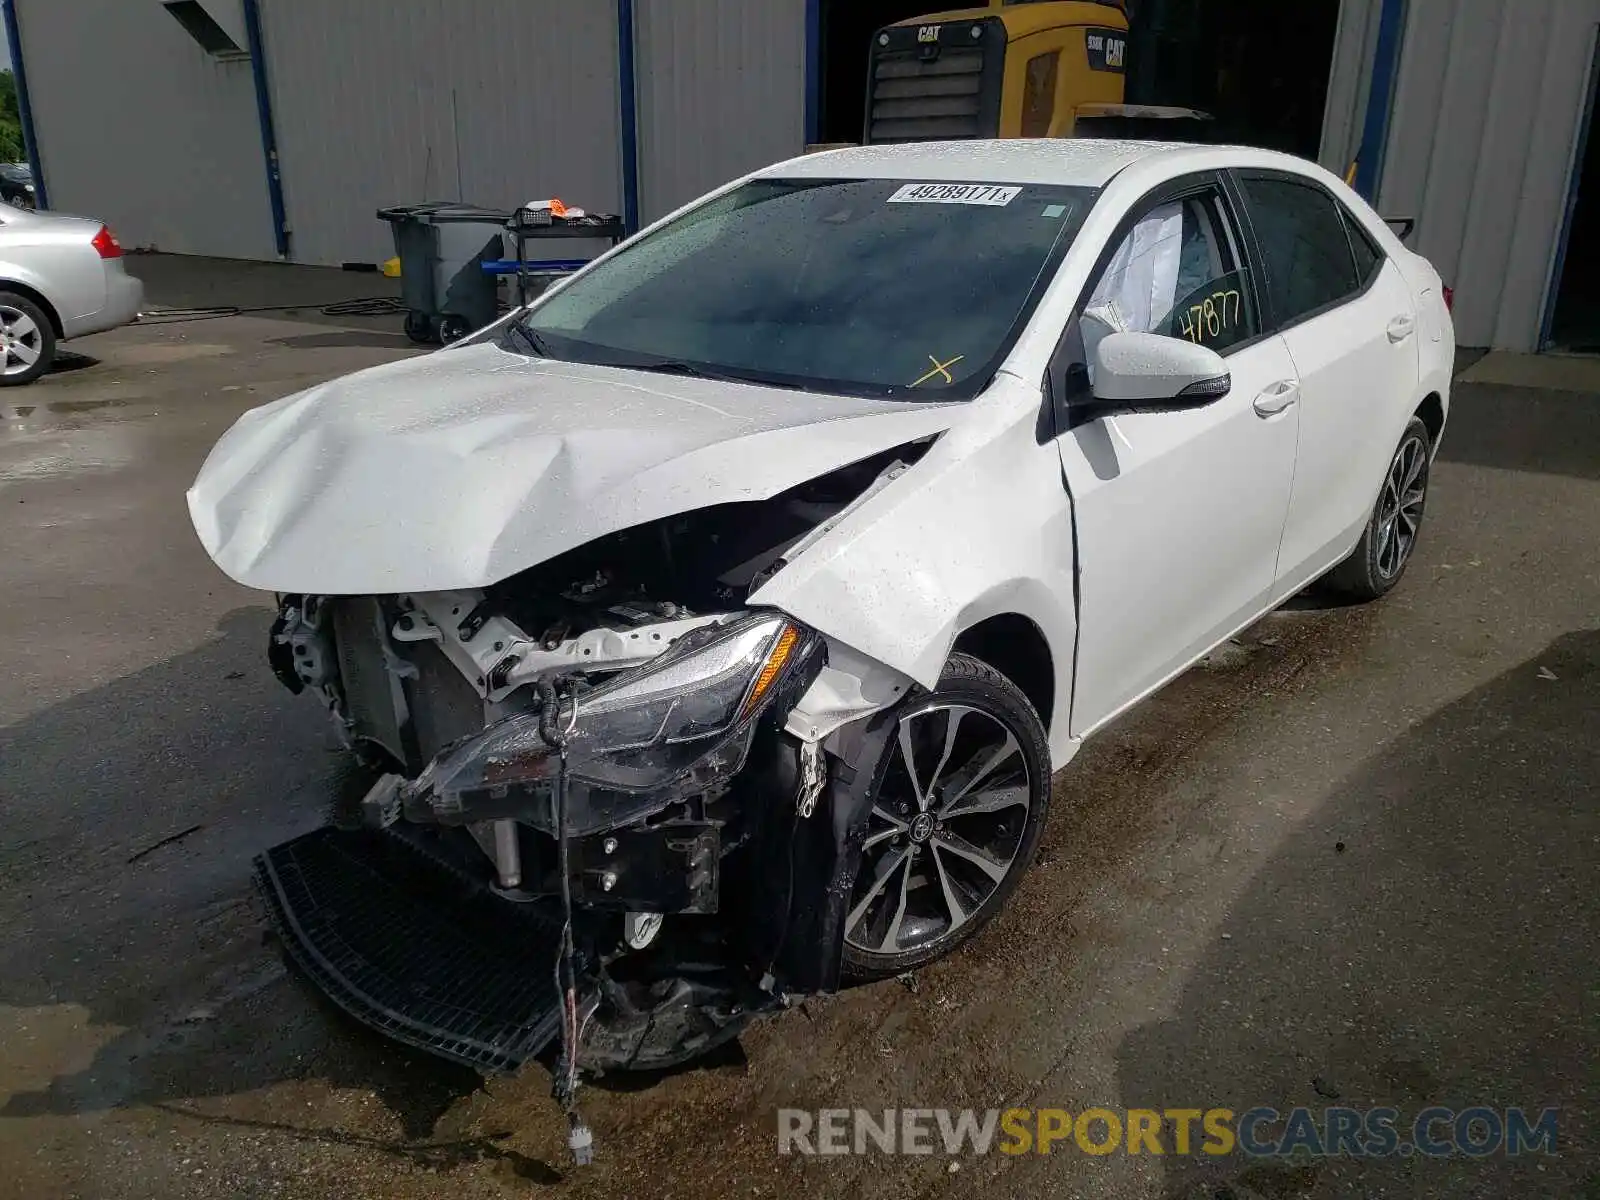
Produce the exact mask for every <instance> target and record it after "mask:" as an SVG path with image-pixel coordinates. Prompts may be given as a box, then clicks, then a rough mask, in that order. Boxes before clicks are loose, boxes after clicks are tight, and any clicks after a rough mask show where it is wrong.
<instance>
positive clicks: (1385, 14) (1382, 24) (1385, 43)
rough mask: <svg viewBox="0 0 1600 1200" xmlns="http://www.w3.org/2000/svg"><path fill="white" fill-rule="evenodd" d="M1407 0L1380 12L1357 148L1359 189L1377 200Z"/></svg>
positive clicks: (1388, 1) (1395, 0)
mask: <svg viewBox="0 0 1600 1200" xmlns="http://www.w3.org/2000/svg"><path fill="white" fill-rule="evenodd" d="M1405 24H1406V3H1405V0H1383V8H1382V9H1381V10H1379V13H1378V44H1377V46H1376V47H1375V48H1374V51H1373V55H1372V86H1371V88H1370V90H1369V91H1368V92H1367V116H1366V120H1365V121H1364V122H1362V127H1361V148H1360V150H1358V151H1357V152H1356V191H1357V192H1359V193H1360V194H1361V197H1362V198H1363V199H1364V200H1366V201H1367V202H1368V203H1375V202H1376V200H1377V195H1378V180H1379V179H1380V178H1381V176H1382V174H1383V155H1384V151H1385V150H1386V149H1387V148H1388V141H1389V115H1390V112H1391V110H1392V108H1393V106H1394V81H1395V76H1396V74H1398V72H1399V67H1400V41H1401V38H1402V37H1403V36H1404V34H1405Z"/></svg>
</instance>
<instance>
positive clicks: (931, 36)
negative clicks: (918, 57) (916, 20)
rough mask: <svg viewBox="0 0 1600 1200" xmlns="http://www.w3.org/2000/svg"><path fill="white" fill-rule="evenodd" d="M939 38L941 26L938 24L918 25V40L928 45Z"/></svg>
mask: <svg viewBox="0 0 1600 1200" xmlns="http://www.w3.org/2000/svg"><path fill="white" fill-rule="evenodd" d="M938 40H939V27H938V26H937V25H918V26H917V41H919V42H921V43H922V44H923V45H928V44H930V43H932V42H937V41H938Z"/></svg>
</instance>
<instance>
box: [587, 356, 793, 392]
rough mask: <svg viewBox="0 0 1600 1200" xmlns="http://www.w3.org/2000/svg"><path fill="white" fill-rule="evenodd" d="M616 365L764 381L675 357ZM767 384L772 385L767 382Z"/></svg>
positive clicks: (692, 375)
mask: <svg viewBox="0 0 1600 1200" xmlns="http://www.w3.org/2000/svg"><path fill="white" fill-rule="evenodd" d="M617 366H619V367H621V368H623V369H624V370H626V371H654V372H656V373H657V374H660V375H684V376H687V377H688V378H690V379H715V380H718V381H720V382H722V383H762V382H764V381H763V380H760V379H754V378H752V377H751V376H749V375H735V374H733V373H732V372H729V371H717V370H713V369H712V368H710V367H702V366H697V365H696V364H694V363H692V362H684V361H683V360H682V359H677V358H666V359H662V360H660V361H659V362H642V363H618V364H617ZM768 386H769V387H770V386H773V385H771V384H768Z"/></svg>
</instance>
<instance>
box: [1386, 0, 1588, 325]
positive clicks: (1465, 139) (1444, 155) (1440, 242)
mask: <svg viewBox="0 0 1600 1200" xmlns="http://www.w3.org/2000/svg"><path fill="white" fill-rule="evenodd" d="M1597 21H1600V0H1563V2H1562V3H1559V4H1541V5H1539V6H1538V7H1537V15H1535V13H1534V12H1533V11H1532V10H1531V9H1530V8H1529V7H1527V6H1521V5H1512V4H1510V3H1507V0H1411V3H1410V9H1409V14H1408V17H1407V23H1406V35H1405V44H1404V46H1403V47H1402V50H1401V67H1400V76H1399V80H1398V86H1397V89H1396V93H1395V105H1394V112H1393V116H1392V118H1391V124H1390V131H1389V146H1388V151H1387V154H1386V157H1385V161H1384V173H1383V179H1382V183H1381V188H1380V202H1379V208H1380V209H1381V211H1383V212H1384V213H1385V214H1388V215H1394V216H1411V215H1415V216H1416V217H1417V218H1418V224H1417V231H1416V235H1415V237H1414V239H1413V244H1414V246H1415V247H1416V249H1417V250H1419V251H1420V252H1421V253H1423V254H1425V255H1427V256H1428V257H1429V258H1430V259H1432V260H1433V263H1434V265H1435V266H1436V267H1438V269H1439V273H1440V274H1441V275H1442V276H1443V277H1444V279H1445V281H1446V282H1447V283H1450V284H1452V285H1453V286H1454V287H1455V289H1456V300H1455V319H1456V337H1457V340H1458V341H1460V342H1461V344H1463V345H1467V346H1496V347H1500V348H1504V349H1512V350H1532V349H1535V348H1536V346H1537V341H1538V334H1539V321H1540V316H1541V313H1542V309H1543V306H1544V302H1545V297H1546V292H1547V290H1548V286H1549V280H1550V271H1551V266H1552V261H1553V258H1554V253H1555V245H1556V239H1557V236H1558V234H1559V232H1560V228H1561V220H1562V212H1563V206H1564V204H1565V200H1566V194H1567V184H1568V179H1569V177H1570V171H1571V169H1572V157H1573V151H1574V147H1575V144H1576V139H1577V134H1578V129H1579V126H1580V122H1581V119H1582V115H1583V107H1584V102H1585V99H1586V94H1585V90H1584V85H1585V81H1586V79H1587V75H1588V67H1589V59H1590V54H1591V52H1592V50H1593V47H1594V40H1595V25H1596V22H1597Z"/></svg>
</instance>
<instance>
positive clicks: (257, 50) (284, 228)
mask: <svg viewBox="0 0 1600 1200" xmlns="http://www.w3.org/2000/svg"><path fill="white" fill-rule="evenodd" d="M243 3H244V33H245V39H246V40H247V41H248V42H249V43H250V76H251V78H252V79H254V80H255V85H256V119H257V120H258V121H259V122H260V124H261V153H262V155H263V156H264V157H265V158H266V161H267V201H268V203H269V204H270V205H271V206H272V242H273V245H275V246H276V247H277V248H278V257H279V258H288V257H289V219H288V217H287V215H286V214H285V212H284V207H283V173H282V172H281V171H280V170H279V167H278V135H277V134H276V133H275V132H274V131H273V126H272V91H271V89H270V88H268V86H267V59H266V52H265V51H264V50H263V48H262V40H261V13H260V11H259V10H258V9H257V8H256V0H243Z"/></svg>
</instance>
